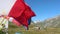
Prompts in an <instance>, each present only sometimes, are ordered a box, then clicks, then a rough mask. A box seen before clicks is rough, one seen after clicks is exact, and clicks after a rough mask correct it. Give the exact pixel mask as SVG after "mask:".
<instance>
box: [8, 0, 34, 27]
mask: <svg viewBox="0 0 60 34" xmlns="http://www.w3.org/2000/svg"><path fill="white" fill-rule="evenodd" d="M8 16H10V17H13V18H14V19H16V20H17V21H18V22H19V23H20V24H22V25H24V26H26V27H28V19H29V18H31V17H33V16H35V14H34V12H33V11H32V10H31V8H30V7H29V6H27V5H26V4H25V3H24V0H17V1H16V3H15V4H14V6H13V7H12V9H11V11H10V13H9V15H8Z"/></svg>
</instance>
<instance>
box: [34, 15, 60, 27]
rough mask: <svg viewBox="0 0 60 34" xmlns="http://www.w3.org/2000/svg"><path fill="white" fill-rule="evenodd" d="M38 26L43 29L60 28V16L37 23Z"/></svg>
mask: <svg viewBox="0 0 60 34" xmlns="http://www.w3.org/2000/svg"><path fill="white" fill-rule="evenodd" d="M35 25H36V26H39V27H41V28H46V27H49V28H51V27H52V28H55V27H60V15H58V16H55V17H53V18H48V19H46V20H44V21H42V22H39V23H36V24H35Z"/></svg>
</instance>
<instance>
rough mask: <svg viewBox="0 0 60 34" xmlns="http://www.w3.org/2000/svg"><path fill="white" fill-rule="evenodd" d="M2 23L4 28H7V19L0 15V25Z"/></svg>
mask: <svg viewBox="0 0 60 34" xmlns="http://www.w3.org/2000/svg"><path fill="white" fill-rule="evenodd" d="M1 24H4V25H5V28H8V20H7V19H5V18H4V17H0V25H1Z"/></svg>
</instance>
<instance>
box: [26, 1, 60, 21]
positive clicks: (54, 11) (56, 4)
mask: <svg viewBox="0 0 60 34" xmlns="http://www.w3.org/2000/svg"><path fill="white" fill-rule="evenodd" d="M25 2H26V3H27V4H28V5H29V6H30V7H31V9H32V10H33V11H34V12H35V14H36V16H35V17H33V18H32V20H33V21H37V20H41V21H42V20H45V19H47V18H51V17H54V16H57V15H60V0H25Z"/></svg>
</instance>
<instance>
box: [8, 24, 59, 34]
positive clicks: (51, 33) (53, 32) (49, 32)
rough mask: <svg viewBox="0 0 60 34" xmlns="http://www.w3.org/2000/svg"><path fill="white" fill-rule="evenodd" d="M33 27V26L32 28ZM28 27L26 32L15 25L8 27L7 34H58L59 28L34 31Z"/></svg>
mask: <svg viewBox="0 0 60 34" xmlns="http://www.w3.org/2000/svg"><path fill="white" fill-rule="evenodd" d="M32 27H33V26H32ZM32 27H31V26H30V29H29V30H28V31H26V30H24V28H23V27H22V26H21V27H17V26H15V25H13V24H12V25H9V30H8V33H9V34H15V32H20V33H21V34H60V28H46V29H45V30H34V29H31V28H32Z"/></svg>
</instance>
